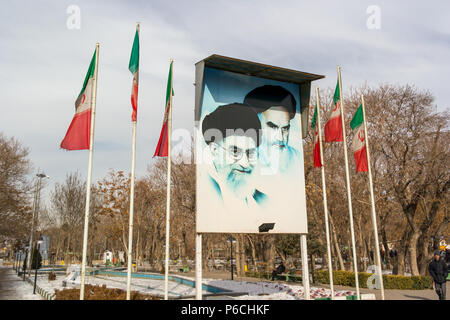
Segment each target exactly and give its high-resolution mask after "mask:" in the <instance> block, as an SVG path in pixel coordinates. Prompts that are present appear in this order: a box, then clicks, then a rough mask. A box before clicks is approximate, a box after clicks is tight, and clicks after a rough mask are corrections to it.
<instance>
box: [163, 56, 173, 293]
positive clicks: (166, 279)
mask: <svg viewBox="0 0 450 320" xmlns="http://www.w3.org/2000/svg"><path fill="white" fill-rule="evenodd" d="M172 64H173V59H170V65H172ZM172 88H173V65H172V76H171V77H170V91H169V94H170V98H169V114H168V118H167V139H168V141H167V196H166V199H167V203H166V261H165V276H164V300H168V299H169V252H170V251H169V234H170V233H169V232H170V174H171V151H170V145H171V141H170V140H171V139H172Z"/></svg>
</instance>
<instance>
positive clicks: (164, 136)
mask: <svg viewBox="0 0 450 320" xmlns="http://www.w3.org/2000/svg"><path fill="white" fill-rule="evenodd" d="M172 64H173V61H172V62H170V68H169V78H168V79H167V89H166V109H165V111H164V120H163V127H162V129H161V134H160V136H159V141H158V145H157V146H156V150H155V154H154V155H153V157H167V156H168V154H169V153H168V151H169V124H168V122H169V121H168V120H169V112H170V108H172V106H171V101H172V99H170V98H171V94H172V95H173V87H172Z"/></svg>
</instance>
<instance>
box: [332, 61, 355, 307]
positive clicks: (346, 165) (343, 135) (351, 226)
mask: <svg viewBox="0 0 450 320" xmlns="http://www.w3.org/2000/svg"><path fill="white" fill-rule="evenodd" d="M337 71H338V81H339V99H340V103H341V107H340V110H341V122H342V137H343V140H344V141H343V143H344V159H345V177H346V183H347V199H348V214H349V217H350V233H351V238H352V251H353V269H354V271H355V286H356V300H359V298H360V296H359V280H358V264H357V260H356V244H355V230H354V227H353V209H352V195H351V185H350V174H349V170H348V156H347V137H346V136H345V121H344V96H343V95H342V80H341V67H340V66H338V67H337Z"/></svg>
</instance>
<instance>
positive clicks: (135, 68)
mask: <svg viewBox="0 0 450 320" xmlns="http://www.w3.org/2000/svg"><path fill="white" fill-rule="evenodd" d="M128 69H129V70H130V72H131V73H132V74H133V86H132V87H131V106H132V107H133V113H132V114H131V121H136V120H137V100H138V83H139V31H138V30H136V34H135V35H134V41H133V48H132V49H131V56H130V63H129V65H128Z"/></svg>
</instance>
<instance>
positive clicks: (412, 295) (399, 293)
mask: <svg viewBox="0 0 450 320" xmlns="http://www.w3.org/2000/svg"><path fill="white" fill-rule="evenodd" d="M184 275H187V276H189V277H195V273H194V272H188V273H184ZM202 276H203V278H204V279H230V280H231V274H230V272H205V271H203V272H202ZM234 280H235V281H249V282H250V281H268V280H262V279H257V278H249V277H242V278H241V277H237V276H236V275H235V276H234ZM277 282H280V283H286V282H284V281H277ZM289 283H290V284H293V282H289ZM295 284H297V283H295ZM298 284H299V285H301V282H299V283H298ZM310 286H312V287H319V288H329V287H330V286H329V285H324V284H310ZM334 290H351V291H355V290H356V289H355V288H354V287H344V286H334ZM449 291H450V282H449V281H447V292H446V294H447V300H450V292H449ZM360 293H373V294H375V296H376V298H377V300H381V292H380V290H371V289H365V288H360ZM384 299H385V300H439V299H438V296H437V294H436V292H435V291H434V290H432V289H426V290H392V289H390V290H384Z"/></svg>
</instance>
